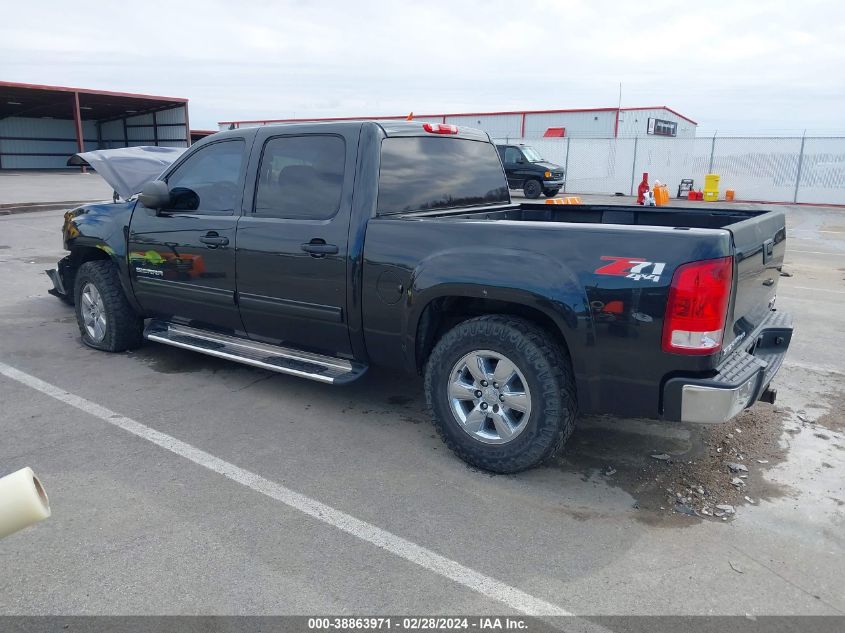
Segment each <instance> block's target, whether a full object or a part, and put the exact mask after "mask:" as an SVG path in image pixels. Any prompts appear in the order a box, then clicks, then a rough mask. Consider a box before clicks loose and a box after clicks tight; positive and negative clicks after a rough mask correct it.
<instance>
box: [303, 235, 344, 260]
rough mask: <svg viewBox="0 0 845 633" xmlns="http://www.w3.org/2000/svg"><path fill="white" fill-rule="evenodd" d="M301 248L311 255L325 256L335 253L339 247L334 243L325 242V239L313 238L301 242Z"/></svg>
mask: <svg viewBox="0 0 845 633" xmlns="http://www.w3.org/2000/svg"><path fill="white" fill-rule="evenodd" d="M302 250H304V251H305V252H306V253H311V257H325V256H326V255H336V254H337V252H338V250H339V249H338V248H337V245H335V244H326V242H325V240H320V239H313V240H311V241H310V242H308V243H307V244H303V245H302Z"/></svg>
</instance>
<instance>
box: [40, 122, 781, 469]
mask: <svg viewBox="0 0 845 633" xmlns="http://www.w3.org/2000/svg"><path fill="white" fill-rule="evenodd" d="M785 238H786V231H785V224H784V215H783V213H781V212H779V211H772V212H755V211H743V210H738V209H720V208H713V207H707V208H706V209H680V208H667V207H657V208H643V207H632V206H597V205H592V206H591V205H585V206H567V207H560V206H554V205H544V204H537V203H527V204H514V203H512V202H511V200H510V197H509V194H508V188H507V183H506V181H505V175H504V173H503V169H502V164H501V161H500V159H499V155H498V153H497V151H496V148H495V146H494V145H493V144H492V143H491V141H490V139H489V137H488V136H487V135H486V134H484V133H482V132H479V131H475V130H471V129H464V128H460V129H459V128H456V127H454V126H450V125H440V124H429V123H426V124H421V123H414V122H401V123H376V122H369V121H361V122H342V123H341V122H339V123H312V124H292V125H284V126H268V127H260V128H252V129H239V130H232V131H229V132H223V133H219V134H215V135H213V136H210V137H208V138H206V139H204V140H203V141H200V142H199V143H197V144H195V145H193V146H192V147H191V148H190V149H189V150H188V151H186V152H185V153H184V154H183V155H182V156H180V157H179V159H178V160H176V162H174V163H173V164H172V165H171V166H170V167H169V168H168V169H166V170H165V172H164V173H163V174H162V175H161V176H160V177H159V179H158V180H155V181H152V182H149V183H147V184H146V185H144V186H143V190H142V192H141V193H140V195H138V196H131V197H130V199H129V200H128V201H125V202H118V203H103V204H91V205H86V206H82V207H79V208H78V209H75V210H73V211H70V212H68V213H67V214H66V215H65V223H64V244H65V247H66V249H67V250H69V251H70V254H69V255H68V256H67V257H65V258H64V259H62V260H61V261H60V262H59V264H58V268H57V269H56V270H51V271H48V274H49V275H50V276H51V278H52V280H53V284H54V286H55V287H54V288H53V289H52V290H51V292H52V293H53V294H56V295H58V296H60V297H63V298H65V299H66V300H68V301H69V302H71V303H74V304H75V309H76V315H77V320H78V322H79V329H80V332H81V334H82V340H83V341H84V342H85V343H86V344H87V345H90V346H91V347H94V348H97V349H102V350H106V351H112V352H117V351H121V350H126V349H130V348H134V347H137V346H138V345H140V344H141V342H142V339H144V338H146V339H148V340H150V341H156V342H158V343H163V344H167V345H174V346H177V347H181V348H185V349H190V350H195V351H197V352H201V353H204V354H210V355H212V356H217V357H220V358H226V359H230V360H233V361H238V362H241V363H246V364H248V365H252V366H256V367H261V368H264V369H267V370H271V371H276V372H281V373H285V374H292V375H294V376H301V377H304V378H310V379H313V380H318V381H322V382H325V383H332V384H341V383H346V382H349V381H352V380H355V379H356V378H358V377H360V376H361V375H362V374H363V373H364V372H365V371H366V370H367V368H368V367H369V366H370V365H381V366H385V367H389V368H395V369H397V370H401V371H404V372H407V373H408V374H411V375H416V374H422V375H423V376H424V377H425V395H426V399H427V402H428V405H429V407H430V410H431V414H432V418H433V421H434V424H435V426H436V427H437V429H438V431H439V433H440V435H441V436H442V437H443V439H444V441H445V442H446V443H447V444H448V445H449V446H450V447H451V448H452V449H453V450H454V451H455V452H456V453H457V454H458V455H459V456H460V457H461V458H463V459H465V460H466V461H468V462H469V463H471V464H474V465H476V466H479V467H481V468H484V469H488V470H491V471H496V472H515V471H518V470H522V469H525V468H529V467H531V466H534V465H536V464H539V463H541V462H542V461H544V460H545V459H547V458H549V457H550V456H551V455H553V454H554V453H555V452H556V451H557V450H559V449H560V448H561V446H562V445H563V444H564V442H565V441H566V438H567V437H568V436H569V434H570V432H571V431H572V428H573V424H574V421H575V417H576V412H577V411H578V410H580V411H581V412H588V413H594V412H600V413H608V414H614V415H619V416H625V417H633V416H638V417H640V416H644V417H651V418H662V419H665V420H667V421H685V422H701V423H713V422H721V421H723V420H727V419H729V418H731V417H733V416H735V415H736V414H737V413H739V412H740V411H742V410H743V409H745V408H747V407H749V406H751V405H753V404H754V403H755V402H756V401H757V400H759V399H763V400H767V401H772V400H773V399H774V390H772V389H771V388H770V382H771V380H772V378H773V377H774V374H775V373H776V372H777V370H778V369H779V367H780V365H781V362H782V359H783V357H784V354H785V352H786V349H787V347H788V345H789V342H790V337H791V333H792V325H791V320H790V318H789V316H788V315H786V314H784V313H782V312H778V311H776V310H775V308H774V304H775V296H776V295H775V293H776V290H777V284H778V277H779V274H778V270H779V268H780V267H781V264H782V261H783V256H784V250H785V247H786V242H785Z"/></svg>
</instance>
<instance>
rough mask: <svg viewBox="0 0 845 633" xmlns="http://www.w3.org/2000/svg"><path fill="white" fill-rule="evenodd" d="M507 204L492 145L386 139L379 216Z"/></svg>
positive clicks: (382, 160)
mask: <svg viewBox="0 0 845 633" xmlns="http://www.w3.org/2000/svg"><path fill="white" fill-rule="evenodd" d="M509 202H510V198H509V195H508V187H507V183H506V182H505V176H504V173H503V172H502V163H501V162H500V160H499V156H498V154H497V152H496V147H495V146H494V145H493V144H492V143H487V142H483V141H472V140H467V139H455V138H436V137H393V138H386V139H384V140H383V141H382V144H381V171H380V173H379V193H378V213H379V214H382V215H384V214H391V213H407V212H409V211H429V210H435V209H452V208H461V207H470V206H480V205H492V204H507V203H509Z"/></svg>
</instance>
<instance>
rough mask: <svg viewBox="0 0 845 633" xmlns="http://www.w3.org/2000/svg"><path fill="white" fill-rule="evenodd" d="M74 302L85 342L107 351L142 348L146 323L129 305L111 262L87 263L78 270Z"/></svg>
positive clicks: (77, 319)
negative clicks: (142, 330)
mask: <svg viewBox="0 0 845 633" xmlns="http://www.w3.org/2000/svg"><path fill="white" fill-rule="evenodd" d="M74 299H75V304H74V306H75V310H76V322H77V323H78V324H79V332H80V334H82V342H83V343H85V344H86V345H88V346H89V347H93V348H95V349H100V350H104V351H106V352H122V351H125V350H127V349H134V348H136V347H139V346H140V345H141V341H142V335H141V328H142V325H143V321H142V320H141V318H140V317H139V316H138V315H137V314H136V313H135V311H134V310H133V309H132V306H130V305H129V302H128V301H127V299H126V295H125V294H124V293H123V287H122V286H121V285H120V279H118V276H117V269H116V268H115V266H114V264H112V263H111V262H110V261H106V260H97V261H93V262H85V263H84V264H82V266H80V267H79V270H78V271H77V273H76V283H75V285H74Z"/></svg>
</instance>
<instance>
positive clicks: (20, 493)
mask: <svg viewBox="0 0 845 633" xmlns="http://www.w3.org/2000/svg"><path fill="white" fill-rule="evenodd" d="M49 516H50V500H49V499H47V493H46V492H44V487H43V486H42V485H41V482H40V481H38V477H36V476H35V473H34V472H32V469H31V468H28V467H27V468H21V469H20V470H19V471H17V472H14V473H12V474H11V475H6V476H5V477H3V478H2V479H0V539H2V538H4V537H6V536H9V534H13V533H15V532H17V531H18V530H22V529H24V528H25V527H29V526H30V525H32V524H33V523H37V522H38V521H42V520H43V519H46V518H47V517H49Z"/></svg>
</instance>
